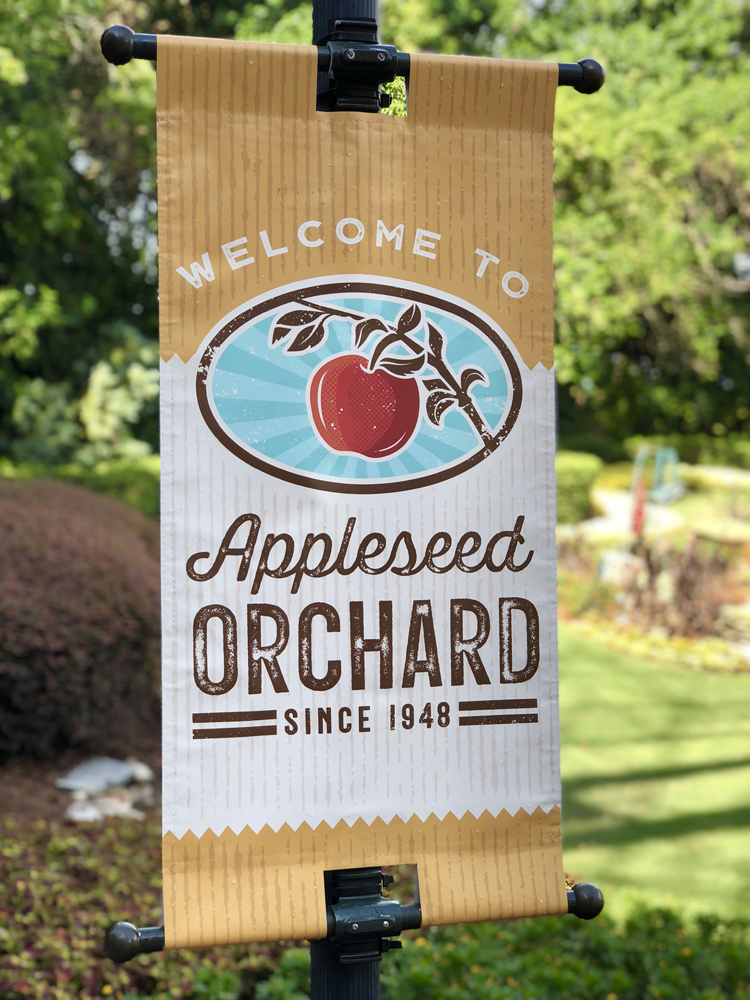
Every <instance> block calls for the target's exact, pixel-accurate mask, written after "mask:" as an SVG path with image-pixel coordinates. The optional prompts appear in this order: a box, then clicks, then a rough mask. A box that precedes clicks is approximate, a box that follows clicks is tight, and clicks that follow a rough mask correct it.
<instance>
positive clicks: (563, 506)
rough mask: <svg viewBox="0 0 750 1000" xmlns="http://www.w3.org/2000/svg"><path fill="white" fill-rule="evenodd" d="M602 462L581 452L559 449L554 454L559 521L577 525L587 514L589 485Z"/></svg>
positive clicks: (588, 510)
mask: <svg viewBox="0 0 750 1000" xmlns="http://www.w3.org/2000/svg"><path fill="white" fill-rule="evenodd" d="M603 468H604V462H603V461H602V460H601V458H599V457H598V456H596V455H588V454H586V452H582V451H558V453H557V454H556V455H555V475H556V477H557V521H558V524H578V522H579V521H583V519H584V518H585V517H587V516H588V514H589V512H590V507H591V500H590V495H591V488H592V486H593V485H594V480H595V479H596V477H597V475H598V474H599V472H600V471H601V470H602V469H603Z"/></svg>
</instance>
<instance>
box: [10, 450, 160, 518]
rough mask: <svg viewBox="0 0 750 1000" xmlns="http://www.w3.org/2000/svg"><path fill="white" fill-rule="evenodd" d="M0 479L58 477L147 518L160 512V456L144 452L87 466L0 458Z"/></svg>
mask: <svg viewBox="0 0 750 1000" xmlns="http://www.w3.org/2000/svg"><path fill="white" fill-rule="evenodd" d="M0 478H3V479H16V480H19V479H20V480H30V479H42V478H47V479H59V480H61V481H62V482H69V483H76V484H77V485H79V486H85V487H86V488H87V489H89V490H93V492H94V493H101V494H103V495H104V496H108V497H112V498H113V499H115V500H122V501H124V502H125V503H126V504H128V505H129V506H130V507H134V508H135V509H136V510H140V511H141V513H143V514H147V515H148V516H149V517H157V516H158V514H159V456H158V455H146V456H144V457H143V458H138V459H124V458H123V459H117V460H113V461H111V462H99V463H98V464H97V465H95V466H93V467H92V468H89V467H88V466H84V465H75V464H72V463H71V464H68V465H55V466H45V465H34V464H33V463H31V462H18V463H14V462H11V460H10V459H8V458H1V459H0Z"/></svg>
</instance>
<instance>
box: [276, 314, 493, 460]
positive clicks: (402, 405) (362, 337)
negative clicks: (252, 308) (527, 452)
mask: <svg viewBox="0 0 750 1000" xmlns="http://www.w3.org/2000/svg"><path fill="white" fill-rule="evenodd" d="M296 304H297V305H298V306H299V308H298V309H292V310H290V311H289V312H285V313H284V314H283V315H282V316H279V317H278V318H277V319H276V320H275V321H274V324H273V326H272V329H271V346H273V347H276V346H277V345H278V344H281V343H283V342H286V344H285V347H284V351H285V352H287V353H302V352H308V351H314V350H316V349H317V348H318V347H320V346H321V345H322V344H323V343H324V341H325V339H326V337H327V336H328V324H329V322H330V321H331V320H333V319H347V320H350V321H351V323H352V344H353V347H354V350H355V351H356V352H358V353H356V354H349V355H343V356H342V355H337V356H334V357H333V358H331V359H330V362H328V363H327V364H330V365H331V366H332V371H331V373H330V375H331V376H333V375H334V374H335V378H328V379H327V382H326V387H327V389H326V391H327V392H328V393H329V394H330V393H333V397H335V396H336V395H337V392H338V390H339V382H340V381H341V380H342V379H343V383H345V384H346V385H347V386H348V387H349V388H350V389H352V388H353V389H355V390H356V392H355V394H356V395H357V396H358V397H360V398H361V397H363V396H364V397H365V398H368V402H369V407H368V409H367V419H368V420H369V421H370V423H371V424H372V426H373V427H374V428H375V430H376V431H377V432H378V433H380V432H381V431H382V434H381V436H380V437H379V438H378V441H379V444H376V445H373V444H372V442H370V441H369V440H368V442H366V443H365V444H363V443H362V438H363V435H362V433H361V432H359V431H357V430H356V428H355V429H354V430H353V429H352V428H353V426H354V421H349V423H347V425H346V427H344V426H343V424H342V420H341V413H340V411H341V407H339V409H338V411H336V413H335V414H334V412H333V410H335V409H336V408H335V407H333V408H330V407H329V409H331V415H330V418H329V417H327V416H326V414H325V412H324V411H325V409H326V407H325V405H324V404H325V400H326V398H327V397H325V393H324V392H323V389H322V382H321V380H320V379H319V378H318V375H316V376H315V380H316V385H315V386H311V393H310V394H311V399H312V398H313V397H315V399H316V400H317V411H319V413H320V418H319V419H317V418H316V420H315V423H316V426H317V428H318V431H319V432H320V433H321V436H322V437H323V439H324V440H325V441H326V444H328V445H329V447H331V448H332V449H333V450H334V451H354V452H356V453H358V454H362V455H364V456H365V457H370V458H381V457H385V456H386V455H391V454H394V453H395V451H397V450H401V449H402V448H404V447H406V445H407V444H408V442H409V440H410V439H411V436H412V433H413V430H414V429H415V428H416V420H417V419H418V398H419V397H418V393H417V394H416V395H415V393H414V390H415V389H416V376H421V381H422V384H423V385H424V387H425V389H426V390H427V393H428V394H427V398H426V402H425V411H426V415H427V419H428V420H429V421H430V423H432V424H433V425H434V426H435V427H440V426H442V421H443V416H444V415H445V414H446V413H447V412H448V411H449V410H450V409H451V408H452V407H454V406H456V407H458V409H459V410H460V411H461V412H462V413H463V414H464V416H465V417H466V419H467V420H468V421H469V423H470V424H471V425H472V427H473V428H474V430H475V431H476V434H477V436H478V437H479V438H480V440H481V441H482V442H483V443H484V444H485V445H489V444H490V442H491V441H492V431H491V430H490V428H489V426H488V424H487V422H486V421H485V419H484V417H483V416H482V414H481V412H480V410H479V408H478V406H477V403H476V400H475V399H474V396H473V393H472V386H473V385H475V383H481V384H483V385H489V379H488V378H487V375H486V374H485V372H484V371H482V369H481V368H474V367H467V368H463V369H461V371H460V372H458V373H456V372H454V371H453V369H452V368H451V367H450V365H449V363H448V361H447V360H446V358H445V335H444V334H443V332H442V331H441V330H440V329H439V328H438V327H437V326H436V325H435V324H434V323H433V322H431V321H429V320H427V321H425V317H424V316H423V313H422V310H421V309H420V307H419V305H417V304H416V303H411V304H410V305H408V306H406V307H405V308H404V309H403V310H402V311H401V313H400V314H399V315H398V317H397V318H396V322H395V323H389V322H388V321H386V320H384V319H383V318H382V317H381V316H367V315H362V314H361V313H357V312H352V311H349V310H342V309H337V308H335V307H333V306H330V305H328V304H327V303H317V302H311V301H309V300H307V299H302V298H300V299H298V300H297V303H296ZM425 322H426V327H427V332H426V336H425V343H422V342H421V341H420V340H418V339H417V338H416V337H415V336H413V334H415V333H416V332H417V331H418V330H419V329H420V328H421V327H423V326H424V325H425ZM373 336H375V337H376V338H377V340H376V342H375V345H374V348H373V351H372V354H371V355H370V358H369V361H368V362H367V365H366V366H363V364H362V362H363V361H364V360H365V359H366V355H364V353H363V349H364V347H365V345H366V344H367V343H368V341H370V340H371V338H372V337H373ZM397 346H401V347H403V348H405V349H406V351H407V352H408V353H407V354H406V355H404V354H394V353H389V352H390V351H391V349H392V348H394V347H397ZM323 367H324V368H325V367H326V366H323ZM426 368H429V369H431V370H432V372H434V374H435V377H433V376H432V375H428V374H427V373H426V372H425V369H426ZM334 369H335V372H334ZM350 369H351V370H350ZM378 373H380V376H379V378H378V377H376V376H377V375H378ZM368 376H369V378H368ZM352 380H354V382H353V381H352ZM396 380H399V381H398V382H397V381H396ZM343 383H342V384H343ZM355 383H356V385H355ZM360 383H361V384H360ZM407 385H408V389H407ZM333 397H332V398H333ZM407 397H408V399H407ZM321 400H322V402H321ZM415 400H417V412H416V417H415V418H414V419H413V415H414V401H415ZM399 401H400V402H399ZM311 408H313V407H312V406H311ZM317 411H316V410H315V408H313V412H314V413H315V412H317ZM376 411H379V412H376ZM373 420H374V421H375V423H374V424H373V423H372V421H373ZM386 422H389V427H390V430H389V431H388V430H387V429H384V427H385V423H386ZM410 423H412V424H413V425H412V426H411V429H409V425H410ZM350 424H351V426H349V425H350ZM370 436H372V435H370ZM355 439H356V440H355ZM352 441H354V444H356V445H357V446H356V447H354V446H353V445H352ZM373 449H374V450H373Z"/></svg>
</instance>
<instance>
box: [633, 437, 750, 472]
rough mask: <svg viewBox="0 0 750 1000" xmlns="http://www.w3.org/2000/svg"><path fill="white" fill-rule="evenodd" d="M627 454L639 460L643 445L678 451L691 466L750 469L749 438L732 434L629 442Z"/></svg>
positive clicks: (655, 438)
mask: <svg viewBox="0 0 750 1000" xmlns="http://www.w3.org/2000/svg"><path fill="white" fill-rule="evenodd" d="M623 445H624V448H625V452H626V454H627V455H628V456H629V457H630V458H635V456H636V454H637V452H638V449H639V448H640V447H641V446H642V445H651V446H652V447H655V448H663V447H668V448H675V449H676V450H677V454H678V455H679V456H680V461H681V462H688V463H689V464H690V465H728V466H734V467H735V468H738V469H750V441H748V439H747V435H746V434H738V433H736V432H735V433H732V434H727V435H726V436H725V437H712V436H711V435H710V434H652V435H649V436H645V435H640V436H637V437H631V438H626V439H625V441H624V442H623Z"/></svg>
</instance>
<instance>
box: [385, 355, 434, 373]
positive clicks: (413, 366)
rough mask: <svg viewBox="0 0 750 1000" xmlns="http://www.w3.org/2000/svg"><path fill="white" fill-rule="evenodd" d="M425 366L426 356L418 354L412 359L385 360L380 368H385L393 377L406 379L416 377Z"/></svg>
mask: <svg viewBox="0 0 750 1000" xmlns="http://www.w3.org/2000/svg"><path fill="white" fill-rule="evenodd" d="M424 365H425V356H424V354H416V355H414V357H412V358H383V360H382V361H381V362H380V364H379V365H378V367H379V368H385V370H386V371H388V372H390V373H391V375H399V376H401V377H402V378H406V376H407V375H416V374H417V372H421V371H422V369H423V368H424Z"/></svg>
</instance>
